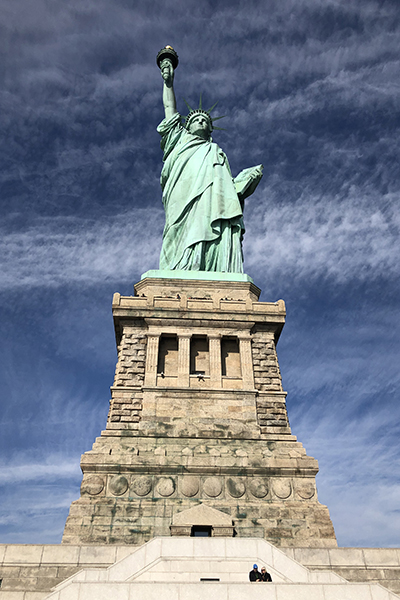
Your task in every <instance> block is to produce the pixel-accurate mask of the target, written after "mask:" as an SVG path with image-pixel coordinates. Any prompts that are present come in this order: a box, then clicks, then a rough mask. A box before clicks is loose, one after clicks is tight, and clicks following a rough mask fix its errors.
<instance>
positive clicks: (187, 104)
mask: <svg viewBox="0 0 400 600" xmlns="http://www.w3.org/2000/svg"><path fill="white" fill-rule="evenodd" d="M183 101H184V103H185V104H186V106H187V107H188V109H189V111H190V112H192V110H193V108H192V107H191V106H190V105H189V103H188V102H186V100H185V98H184V99H183Z"/></svg>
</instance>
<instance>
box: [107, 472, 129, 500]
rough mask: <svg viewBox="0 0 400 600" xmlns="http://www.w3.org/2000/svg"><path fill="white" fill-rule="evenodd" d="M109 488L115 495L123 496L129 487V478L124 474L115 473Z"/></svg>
mask: <svg viewBox="0 0 400 600" xmlns="http://www.w3.org/2000/svg"><path fill="white" fill-rule="evenodd" d="M109 488H110V492H111V493H112V495H113V496H122V494H125V492H126V490H127V489H128V480H127V478H126V477H124V476H123V475H115V476H114V477H113V478H112V479H111V481H110V485H109Z"/></svg>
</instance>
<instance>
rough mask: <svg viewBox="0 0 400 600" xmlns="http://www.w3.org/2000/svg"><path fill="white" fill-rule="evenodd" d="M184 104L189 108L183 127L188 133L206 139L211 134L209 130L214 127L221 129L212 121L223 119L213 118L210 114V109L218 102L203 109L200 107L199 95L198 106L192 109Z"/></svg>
mask: <svg viewBox="0 0 400 600" xmlns="http://www.w3.org/2000/svg"><path fill="white" fill-rule="evenodd" d="M185 103H186V106H187V107H188V109H189V111H190V112H189V114H188V116H187V117H186V119H185V127H186V129H187V130H188V131H190V133H193V134H194V135H198V136H199V137H202V138H204V139H206V140H208V139H209V138H210V136H211V132H212V131H213V130H214V129H221V127H214V124H213V121H217V120H218V119H223V117H215V118H214V119H213V118H212V116H211V111H212V110H213V108H215V106H216V105H217V104H218V102H216V103H215V104H214V105H213V106H212V107H211V108H209V109H208V110H204V109H203V107H202V102H201V96H200V102H199V108H195V109H193V108H192V107H191V106H189V104H188V103H187V102H186V100H185Z"/></svg>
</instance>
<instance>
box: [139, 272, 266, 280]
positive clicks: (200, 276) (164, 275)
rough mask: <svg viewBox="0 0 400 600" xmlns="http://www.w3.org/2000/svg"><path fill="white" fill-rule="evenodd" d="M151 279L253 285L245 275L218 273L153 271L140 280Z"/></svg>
mask: <svg viewBox="0 0 400 600" xmlns="http://www.w3.org/2000/svg"><path fill="white" fill-rule="evenodd" d="M147 278H152V279H192V280H193V279H196V280H198V281H249V282H250V283H254V282H253V280H252V278H251V277H250V276H249V275H246V274H245V273H218V272H217V271H180V270H176V269H175V270H167V269H162V270H161V269H160V270H156V269H153V270H151V271H146V273H143V275H142V276H141V278H140V279H141V280H143V279H147Z"/></svg>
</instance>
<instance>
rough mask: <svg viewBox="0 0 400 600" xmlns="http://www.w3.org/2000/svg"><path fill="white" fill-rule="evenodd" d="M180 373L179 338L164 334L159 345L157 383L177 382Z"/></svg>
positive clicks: (169, 383)
mask: <svg viewBox="0 0 400 600" xmlns="http://www.w3.org/2000/svg"><path fill="white" fill-rule="evenodd" d="M177 375H178V338H177V336H176V335H174V336H166V335H162V336H161V337H160V342H159V347H158V364H157V385H171V384H173V383H176V380H177Z"/></svg>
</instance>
